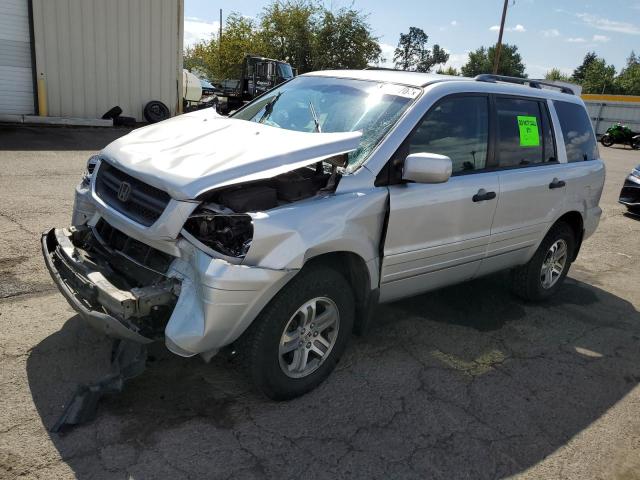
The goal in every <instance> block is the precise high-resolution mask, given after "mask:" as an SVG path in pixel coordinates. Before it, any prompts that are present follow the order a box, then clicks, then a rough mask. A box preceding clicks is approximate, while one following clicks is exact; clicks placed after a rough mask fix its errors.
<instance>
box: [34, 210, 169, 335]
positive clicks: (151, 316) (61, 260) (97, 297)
mask: <svg viewBox="0 0 640 480" xmlns="http://www.w3.org/2000/svg"><path fill="white" fill-rule="evenodd" d="M47 241H48V242H49V243H52V246H54V245H55V243H58V246H57V247H54V248H53V250H54V251H53V254H52V261H53V263H54V264H55V266H56V267H57V268H58V269H59V270H60V271H64V272H65V273H66V276H65V277H66V281H67V283H68V284H69V286H70V288H72V289H73V290H74V291H76V292H81V293H82V294H83V299H84V302H85V303H87V306H88V307H90V308H92V309H94V310H103V311H106V312H107V313H109V314H111V315H113V316H115V317H116V318H118V319H119V320H120V321H121V322H123V323H125V324H127V325H128V327H129V328H131V329H132V330H134V331H136V332H137V333H139V334H141V335H143V336H146V337H148V338H152V339H156V338H162V336H163V334H164V327H165V325H166V324H167V321H168V319H169V317H170V315H171V312H172V311H173V307H174V305H175V302H176V300H177V294H178V292H179V284H178V283H177V282H176V281H175V280H173V279H170V278H168V277H167V276H166V273H167V271H168V269H169V266H170V265H171V263H172V262H173V260H174V257H172V256H170V255H167V254H165V253H163V252H160V251H158V250H156V249H154V248H152V247H149V246H147V245H145V244H143V243H142V242H139V241H137V240H135V239H133V238H131V237H129V236H127V235H125V234H124V233H122V232H121V231H119V230H117V229H115V228H113V227H112V226H111V225H109V224H108V223H107V222H106V221H104V220H102V219H101V220H100V221H99V222H98V223H97V224H96V225H95V226H94V227H89V226H84V227H78V228H73V229H71V230H70V231H69V233H68V237H66V238H65V237H64V236H62V235H58V237H57V238H56V239H55V240H54V239H53V238H48V239H47ZM74 271H75V272H79V273H80V275H78V274H74V273H73V272H74ZM102 279H104V281H102ZM88 280H93V281H97V284H98V285H99V286H98V287H97V288H96V287H93V286H91V284H90V282H89V281H88Z"/></svg>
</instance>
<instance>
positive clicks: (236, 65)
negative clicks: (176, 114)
mask: <svg viewBox="0 0 640 480" xmlns="http://www.w3.org/2000/svg"><path fill="white" fill-rule="evenodd" d="M263 50H264V45H263V44H262V38H261V37H260V36H259V35H257V26H256V23H255V21H254V20H252V19H250V18H247V17H244V16H242V15H240V14H239V13H236V12H232V13H231V14H229V16H228V17H227V22H226V24H225V29H224V32H223V34H222V42H219V41H218V39H217V38H216V37H211V39H209V40H205V41H202V42H200V43H197V44H196V45H194V46H193V47H192V48H187V49H186V50H185V52H184V59H183V63H184V68H186V69H187V70H193V69H196V70H198V71H201V72H202V73H204V74H205V75H206V76H207V77H208V78H234V77H237V76H239V75H240V65H241V63H242V59H243V58H244V56H245V55H248V54H256V55H259V54H260V52H261V51H263Z"/></svg>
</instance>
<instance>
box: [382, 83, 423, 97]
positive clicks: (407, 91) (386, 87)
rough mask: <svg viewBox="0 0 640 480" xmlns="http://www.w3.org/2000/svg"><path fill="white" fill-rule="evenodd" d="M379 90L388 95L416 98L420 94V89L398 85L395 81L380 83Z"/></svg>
mask: <svg viewBox="0 0 640 480" xmlns="http://www.w3.org/2000/svg"><path fill="white" fill-rule="evenodd" d="M378 89H379V90H378V91H380V92H381V93H383V94H386V95H395V96H396V97H404V98H416V97H417V96H418V95H419V94H420V89H419V88H415V87H408V86H406V85H396V84H393V83H380V84H378Z"/></svg>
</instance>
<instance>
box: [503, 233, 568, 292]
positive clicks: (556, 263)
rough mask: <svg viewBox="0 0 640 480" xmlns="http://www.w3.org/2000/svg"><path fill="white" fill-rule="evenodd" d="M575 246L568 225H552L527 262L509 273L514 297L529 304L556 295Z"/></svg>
mask: <svg viewBox="0 0 640 480" xmlns="http://www.w3.org/2000/svg"><path fill="white" fill-rule="evenodd" d="M575 245H576V240H575V235H574V233H573V230H572V228H571V227H570V226H569V225H568V224H566V223H564V222H560V223H557V224H556V225H554V226H553V227H552V228H551V230H549V233H547V235H546V236H545V237H544V240H542V243H540V246H539V247H538V250H536V253H535V254H534V255H533V257H532V258H531V260H529V262H528V263H526V264H525V265H522V266H521V267H517V268H515V269H513V270H512V288H513V291H514V293H516V295H518V296H519V297H522V298H524V299H525V300H533V301H536V300H543V299H545V298H548V297H550V296H551V295H553V294H554V293H556V292H557V291H558V289H559V288H560V286H561V285H562V282H563V281H564V279H565V277H566V276H567V273H568V272H569V268H570V267H571V262H572V259H573V252H574V251H575Z"/></svg>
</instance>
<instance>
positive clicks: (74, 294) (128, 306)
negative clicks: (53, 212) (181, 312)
mask: <svg viewBox="0 0 640 480" xmlns="http://www.w3.org/2000/svg"><path fill="white" fill-rule="evenodd" d="M71 234H72V233H71V231H69V230H64V229H52V230H49V231H48V232H45V233H44V234H43V235H42V253H43V255H44V259H45V264H46V266H47V269H48V270H49V273H50V274H51V277H52V278H53V280H54V282H55V284H56V286H57V287H58V289H59V290H60V292H61V293H62V295H63V296H64V297H65V298H66V299H67V301H68V302H69V304H70V305H71V306H72V307H73V309H74V310H76V311H77V312H78V313H79V314H80V315H81V316H82V317H83V318H84V320H86V321H87V322H88V323H89V324H90V325H91V326H93V327H94V328H96V329H98V330H100V331H103V332H104V333H105V334H106V335H108V336H110V337H116V338H122V339H126V340H133V341H135V342H139V343H150V342H152V341H154V340H155V338H153V334H152V330H151V329H148V331H146V332H145V331H144V330H145V329H144V328H142V327H140V326H139V325H136V323H134V320H138V319H142V320H143V319H145V318H147V317H149V316H150V314H151V312H153V311H154V309H157V308H158V307H159V306H165V305H170V304H171V303H175V295H174V294H173V291H172V290H173V286H172V285H171V284H166V285H164V286H153V287H147V288H142V289H140V288H138V289H131V290H123V289H120V288H118V287H116V286H115V285H114V284H113V283H111V282H110V281H109V280H108V279H107V277H106V276H105V274H104V273H103V272H101V271H100V269H98V268H96V267H92V266H91V265H90V264H88V263H87V262H85V261H83V259H82V258H81V256H80V255H79V252H78V250H77V249H76V247H75V246H74V245H73V243H72V242H71Z"/></svg>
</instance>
